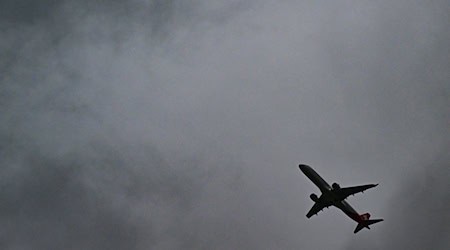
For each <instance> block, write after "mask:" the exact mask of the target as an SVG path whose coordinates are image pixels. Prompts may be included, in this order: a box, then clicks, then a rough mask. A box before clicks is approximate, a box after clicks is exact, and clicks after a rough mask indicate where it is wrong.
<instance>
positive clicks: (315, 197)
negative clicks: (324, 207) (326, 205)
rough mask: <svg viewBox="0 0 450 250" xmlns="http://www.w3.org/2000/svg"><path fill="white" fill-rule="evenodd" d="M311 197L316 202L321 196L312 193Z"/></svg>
mask: <svg viewBox="0 0 450 250" xmlns="http://www.w3.org/2000/svg"><path fill="white" fill-rule="evenodd" d="M309 197H310V198H311V200H313V201H314V202H317V201H318V200H319V197H317V195H316V194H311V195H310V196H309Z"/></svg>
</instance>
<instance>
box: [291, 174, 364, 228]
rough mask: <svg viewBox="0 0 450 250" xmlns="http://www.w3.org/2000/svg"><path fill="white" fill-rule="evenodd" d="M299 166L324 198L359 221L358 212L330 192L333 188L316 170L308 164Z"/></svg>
mask: <svg viewBox="0 0 450 250" xmlns="http://www.w3.org/2000/svg"><path fill="white" fill-rule="evenodd" d="M299 167H300V170H301V171H302V172H303V173H304V174H305V175H306V177H308V178H309V179H310V180H311V181H312V182H313V183H314V184H315V185H316V186H317V187H318V188H319V189H320V191H321V192H322V195H323V197H324V199H326V200H327V201H330V202H331V204H332V205H333V206H335V207H337V208H339V209H340V210H341V211H342V212H344V213H345V214H346V215H347V216H348V217H350V218H351V219H352V220H354V221H356V222H360V216H359V214H358V212H356V210H355V209H354V208H353V207H352V206H350V204H348V203H347V202H346V201H345V200H342V199H340V198H339V197H336V195H335V194H334V193H333V192H332V191H333V188H332V187H331V186H330V185H329V184H328V183H327V182H326V181H325V180H324V179H323V178H322V177H321V176H320V175H319V174H318V173H317V172H316V171H314V169H312V168H311V167H310V166H308V165H300V166H299Z"/></svg>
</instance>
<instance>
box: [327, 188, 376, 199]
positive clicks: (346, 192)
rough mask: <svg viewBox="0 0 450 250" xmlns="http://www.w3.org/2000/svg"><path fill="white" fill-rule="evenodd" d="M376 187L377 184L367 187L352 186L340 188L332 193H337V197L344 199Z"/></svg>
mask: <svg viewBox="0 0 450 250" xmlns="http://www.w3.org/2000/svg"><path fill="white" fill-rule="evenodd" d="M376 186H378V184H367V185H361V186H354V187H345V188H340V189H338V190H334V192H336V193H337V195H338V196H339V197H340V198H341V199H342V200H344V199H346V198H347V197H349V196H350V195H354V194H357V193H360V192H364V191H366V190H367V189H369V188H374V187H376Z"/></svg>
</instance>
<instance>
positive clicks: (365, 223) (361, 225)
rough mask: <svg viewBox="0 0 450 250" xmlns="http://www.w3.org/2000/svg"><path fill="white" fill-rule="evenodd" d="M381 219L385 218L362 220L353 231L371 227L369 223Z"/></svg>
mask: <svg viewBox="0 0 450 250" xmlns="http://www.w3.org/2000/svg"><path fill="white" fill-rule="evenodd" d="M380 221H383V219H376V220H363V221H361V222H360V223H359V224H358V226H356V229H355V231H353V233H357V232H359V231H361V229H363V228H368V229H370V227H369V225H372V224H375V223H378V222H380Z"/></svg>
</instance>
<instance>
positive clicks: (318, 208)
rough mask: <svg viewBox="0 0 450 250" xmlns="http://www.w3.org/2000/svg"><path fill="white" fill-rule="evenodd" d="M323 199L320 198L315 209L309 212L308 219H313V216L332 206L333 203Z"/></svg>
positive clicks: (315, 204) (314, 206)
mask: <svg viewBox="0 0 450 250" xmlns="http://www.w3.org/2000/svg"><path fill="white" fill-rule="evenodd" d="M321 198H322V197H320V198H319V200H318V201H317V202H316V203H314V205H313V207H312V208H311V209H310V210H309V212H308V213H307V214H306V217H307V218H311V217H312V216H313V215H316V214H318V213H319V212H320V211H322V209H324V208H326V207H329V206H331V205H332V204H331V202H326V201H324V200H323V199H321Z"/></svg>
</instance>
